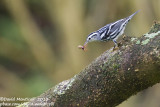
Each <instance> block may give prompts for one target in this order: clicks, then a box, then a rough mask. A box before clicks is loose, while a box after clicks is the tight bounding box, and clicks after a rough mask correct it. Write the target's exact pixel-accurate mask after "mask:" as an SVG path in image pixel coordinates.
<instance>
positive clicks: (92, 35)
mask: <svg viewBox="0 0 160 107" xmlns="http://www.w3.org/2000/svg"><path fill="white" fill-rule="evenodd" d="M100 39H101V38H100V35H99V33H98V32H92V33H90V34H89V35H88V37H87V39H86V42H85V43H84V46H85V45H87V44H88V43H89V42H93V41H99V40H100Z"/></svg>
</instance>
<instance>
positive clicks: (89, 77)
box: [21, 24, 160, 107]
mask: <svg viewBox="0 0 160 107" xmlns="http://www.w3.org/2000/svg"><path fill="white" fill-rule="evenodd" d="M121 44H122V45H121V46H120V48H119V50H115V51H112V49H110V50H107V51H106V52H104V53H103V54H102V55H101V56H99V57H98V58H97V59H96V60H95V61H93V62H92V63H91V64H90V65H89V66H88V67H86V68H85V69H84V70H83V71H81V72H80V73H79V74H77V75H75V76H74V77H73V78H71V79H69V80H66V81H63V82H61V83H59V84H58V85H56V86H54V87H53V88H51V89H49V90H48V91H46V92H45V93H43V94H42V95H40V96H39V97H37V98H35V99H34V100H33V101H30V102H28V103H25V104H26V105H32V106H34V105H35V104H42V105H45V106H50V105H52V106H54V107H73V106H74V107H75V106H81V107H83V106H91V107H93V106H94V107H96V106H100V107H104V106H105V107H114V106H117V105H119V104H120V103H121V102H123V101H125V100H126V99H128V98H129V97H130V96H132V95H135V94H136V93H137V92H140V91H141V90H144V89H146V88H148V87H151V86H152V85H154V84H156V83H158V82H160V24H154V25H153V27H152V28H151V30H150V32H149V33H148V34H145V35H143V36H142V37H141V38H130V37H125V38H124V39H123V40H122V42H121ZM21 106H22V105H21Z"/></svg>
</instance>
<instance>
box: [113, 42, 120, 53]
mask: <svg viewBox="0 0 160 107" xmlns="http://www.w3.org/2000/svg"><path fill="white" fill-rule="evenodd" d="M113 42H114V44H115V45H114V47H113V51H114V50H117V49H119V48H118V44H117V41H116V40H113Z"/></svg>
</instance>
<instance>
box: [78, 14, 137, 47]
mask: <svg viewBox="0 0 160 107" xmlns="http://www.w3.org/2000/svg"><path fill="white" fill-rule="evenodd" d="M137 12H138V11H137ZM137 12H135V13H133V14H132V15H130V16H128V17H126V18H124V19H120V20H118V21H116V22H113V23H110V24H107V25H105V26H104V27H102V28H100V29H99V30H97V31H94V32H92V33H90V34H89V35H88V37H87V39H86V42H85V43H84V45H83V46H79V48H81V49H83V50H85V47H86V45H87V44H88V43H89V42H93V41H110V40H112V41H113V42H114V44H115V46H114V48H115V47H117V46H118V45H117V41H116V40H117V39H118V37H119V36H121V35H122V34H123V33H124V30H125V27H126V25H127V23H128V22H129V21H130V20H131V19H132V17H133V16H134V15H135V14H136V13H137Z"/></svg>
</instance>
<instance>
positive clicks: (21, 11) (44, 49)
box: [0, 0, 160, 107]
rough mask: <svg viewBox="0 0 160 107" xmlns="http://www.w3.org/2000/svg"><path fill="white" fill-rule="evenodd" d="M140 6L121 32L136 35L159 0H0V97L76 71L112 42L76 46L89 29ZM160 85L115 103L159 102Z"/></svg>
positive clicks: (158, 9) (159, 13)
mask: <svg viewBox="0 0 160 107" xmlns="http://www.w3.org/2000/svg"><path fill="white" fill-rule="evenodd" d="M137 10H140V12H139V13H138V14H137V15H135V16H134V17H133V19H132V20H131V21H130V22H129V24H128V25H127V27H126V30H125V34H126V35H128V36H133V37H140V36H141V35H142V34H145V33H147V32H148V31H149V29H150V27H151V25H152V24H153V22H154V20H159V19H160V0H1V1H0V97H2V96H4V97H35V96H38V95H40V94H41V93H43V92H44V91H46V90H47V89H49V88H51V87H52V86H54V85H55V84H57V83H59V82H61V81H63V80H66V79H69V78H71V77H72V76H74V75H75V74H77V73H79V72H80V71H81V70H82V69H83V68H85V67H86V66H87V65H88V64H89V63H91V61H93V60H94V59H95V58H96V57H97V56H99V55H100V54H101V53H103V52H104V51H105V50H107V49H108V48H110V47H112V46H113V45H114V44H113V43H112V42H108V43H105V42H102V43H100V42H95V43H91V44H89V45H88V51H87V52H83V51H82V50H79V49H78V48H77V46H78V45H83V43H84V42H85V39H86V37H87V35H88V34H89V33H91V32H93V31H94V30H98V29H99V28H100V27H102V26H104V25H105V24H107V23H110V22H114V21H116V20H118V19H121V18H124V17H127V16H129V15H131V14H132V13H134V12H135V11H137ZM159 90H160V85H159V84H158V85H155V86H154V87H152V88H150V89H147V90H146V91H143V92H141V93H139V94H138V95H136V96H133V97H131V98H130V99H129V100H128V101H125V102H124V103H122V104H121V105H119V107H135V106H139V107H151V106H152V107H153V106H154V107H158V105H160V102H159V99H160V94H159V93H160V91H159Z"/></svg>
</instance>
